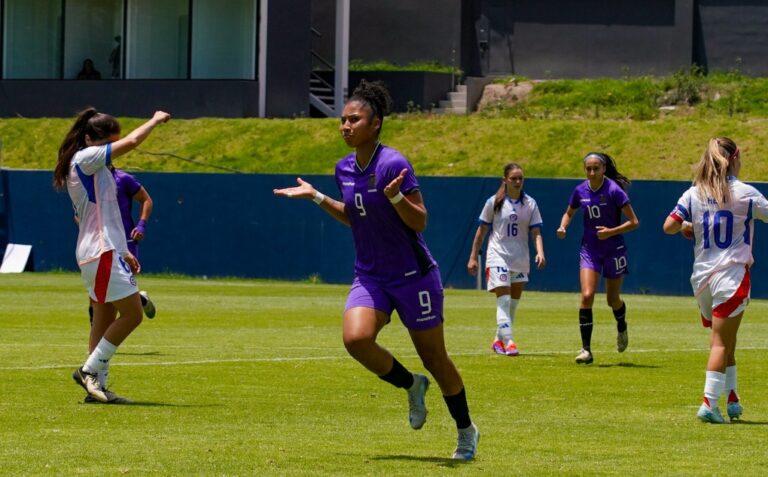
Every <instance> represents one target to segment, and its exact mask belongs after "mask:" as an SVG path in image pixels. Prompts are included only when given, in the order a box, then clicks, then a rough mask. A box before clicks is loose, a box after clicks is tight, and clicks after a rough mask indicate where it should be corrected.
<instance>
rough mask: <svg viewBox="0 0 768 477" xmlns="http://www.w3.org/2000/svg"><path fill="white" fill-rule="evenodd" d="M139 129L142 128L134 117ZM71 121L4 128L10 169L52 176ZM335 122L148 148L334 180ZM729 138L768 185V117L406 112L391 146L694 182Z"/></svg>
mask: <svg viewBox="0 0 768 477" xmlns="http://www.w3.org/2000/svg"><path fill="white" fill-rule="evenodd" d="M123 122H124V124H123V127H124V129H126V130H129V129H130V128H132V127H135V126H136V125H137V124H138V121H137V120H135V119H130V120H124V121H123ZM69 126H70V120H68V119H39V120H32V119H6V120H2V121H0V138H2V141H3V165H4V167H10V168H30V169H52V167H53V165H54V162H55V157H56V151H57V148H58V145H59V142H60V140H61V138H62V137H63V136H64V134H65V133H66V130H67V128H68V127H69ZM336 127H337V121H336V120H335V119H324V120H321V119H295V120H283V119H275V120H258V119H230V120H224V119H195V120H177V121H172V122H171V123H169V124H168V125H164V126H162V127H161V128H159V129H158V130H157V131H156V132H155V133H154V134H153V136H151V137H150V139H149V140H147V142H146V143H145V144H144V145H143V146H142V149H144V150H147V151H155V152H172V153H175V154H178V155H180V156H183V157H188V158H191V159H194V160H197V161H202V162H204V163H210V164H216V165H220V166H225V167H231V168H234V169H238V170H241V171H244V172H256V173H288V174H300V173H301V174H309V173H317V174H331V173H332V170H333V164H334V163H335V161H336V160H337V159H338V158H339V157H341V156H343V155H344V154H346V153H347V152H348V150H347V148H346V147H345V145H344V144H343V142H342V141H341V140H340V139H339V137H338V133H337V131H336ZM715 134H721V135H728V136H731V137H733V138H735V139H736V140H737V142H738V143H739V144H740V145H741V147H742V150H743V152H744V158H745V160H746V166H745V168H744V172H743V178H744V179H746V180H752V181H755V180H768V162H766V161H762V160H760V159H762V158H764V157H766V156H768V119H763V118H749V119H743V118H732V117H728V116H725V115H712V117H710V118H706V117H703V118H699V117H690V116H670V117H666V118H661V119H658V120H653V121H632V120H618V119H579V120H576V119H570V120H569V119H529V120H522V119H516V118H506V117H501V116H496V115H486V114H474V115H470V116H462V117H444V116H422V115H418V116H413V115H404V116H398V117H393V118H390V119H388V120H387V121H386V122H385V125H384V132H383V141H384V142H385V143H386V144H389V145H391V146H393V147H396V148H398V149H400V150H402V151H404V152H405V153H406V155H407V156H408V157H409V158H410V159H411V161H412V162H413V163H414V165H415V167H416V169H417V172H418V173H419V174H420V175H457V176H494V175H497V174H500V168H501V166H502V165H503V164H504V163H506V162H507V161H513V160H514V161H517V162H520V163H522V164H523V165H524V167H525V168H526V174H527V175H528V176H529V177H580V176H581V175H582V174H583V172H582V169H581V163H580V160H579V159H580V158H581V157H582V156H583V155H584V154H585V153H586V152H588V151H590V150H595V149H598V150H605V151H608V152H610V153H611V154H613V155H614V157H616V158H617V161H618V164H619V167H620V170H621V171H622V172H623V173H625V174H626V175H627V176H629V177H630V178H633V179H679V180H687V179H689V178H690V177H691V168H692V165H693V164H695V162H696V161H697V160H698V158H699V156H700V154H701V152H702V151H703V148H704V147H705V145H706V141H707V140H708V138H709V137H711V136H712V135H715ZM121 164H122V166H123V167H126V168H127V169H132V170H146V171H197V172H216V170H215V169H211V168H209V167H205V166H199V165H194V164H190V163H187V162H182V161H179V160H177V159H173V158H168V157H156V156H150V155H146V154H142V153H140V152H134V153H132V154H130V155H129V156H126V157H125V158H123V159H122V161H121Z"/></svg>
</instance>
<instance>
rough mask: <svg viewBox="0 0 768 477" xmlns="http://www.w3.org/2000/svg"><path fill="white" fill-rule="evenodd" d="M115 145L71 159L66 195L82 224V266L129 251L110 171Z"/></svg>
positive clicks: (79, 248) (79, 237) (79, 244)
mask: <svg viewBox="0 0 768 477" xmlns="http://www.w3.org/2000/svg"><path fill="white" fill-rule="evenodd" d="M111 156H112V145H111V144H106V145H103V146H91V147H87V148H85V149H81V150H79V151H77V152H76V153H75V155H74V156H73V157H72V161H71V162H70V166H69V176H68V177H67V192H69V197H70V199H72V205H73V206H74V208H75V212H76V213H77V217H78V221H79V228H80V230H79V233H78V235H77V248H76V256H77V263H78V264H80V265H83V264H85V263H88V262H92V261H94V260H98V258H99V257H100V256H101V254H103V253H104V252H107V251H109V250H115V251H116V252H117V253H119V254H120V255H124V254H125V253H126V252H127V251H128V247H127V245H126V242H125V233H124V231H123V222H122V219H121V218H120V208H119V206H118V203H117V193H116V187H115V180H114V178H113V177H112V173H111V172H110V170H109V169H108V168H107V166H108V165H109V164H110V163H111Z"/></svg>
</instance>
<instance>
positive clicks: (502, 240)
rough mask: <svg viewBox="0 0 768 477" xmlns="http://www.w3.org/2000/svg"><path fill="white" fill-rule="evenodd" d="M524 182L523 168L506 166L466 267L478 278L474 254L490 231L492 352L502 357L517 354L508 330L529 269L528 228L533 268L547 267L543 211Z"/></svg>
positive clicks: (488, 269) (488, 270)
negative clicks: (493, 316) (493, 315)
mask: <svg viewBox="0 0 768 477" xmlns="http://www.w3.org/2000/svg"><path fill="white" fill-rule="evenodd" d="M523 181H524V178H523V169H522V168H521V167H520V166H519V165H518V164H515V163H510V164H507V165H506V166H504V176H503V177H502V179H501V187H499V190H498V191H497V192H496V194H495V195H494V196H493V197H491V198H489V199H488V200H487V201H486V202H485V206H484V207H483V210H482V212H480V225H478V227H477V231H476V232H475V239H474V240H473V241H472V251H471V252H470V254H469V262H468V263H467V270H468V271H469V274H470V275H473V276H474V275H476V274H477V269H478V263H477V255H478V254H479V253H480V247H481V246H482V244H483V240H484V239H485V234H486V233H488V228H489V227H492V231H491V236H490V238H489V239H488V249H487V254H486V259H485V277H486V282H487V287H488V291H489V292H491V293H495V294H496V338H495V339H494V341H493V343H492V344H491V348H492V349H493V350H494V351H495V352H496V353H498V354H502V355H506V356H517V355H518V354H520V351H519V350H518V348H517V344H516V343H515V341H514V339H513V329H512V326H513V325H514V323H515V313H516V311H517V305H518V304H519V303H520V297H521V296H522V294H523V287H524V286H525V283H526V282H527V281H528V273H529V272H530V269H531V264H530V262H531V259H530V254H529V252H528V232H529V230H530V236H531V238H532V239H533V242H534V244H535V245H536V258H535V260H536V267H537V268H538V269H542V268H544V265H545V264H546V259H545V258H544V240H543V239H542V237H541V227H542V220H541V213H540V212H539V207H538V206H537V205H536V201H535V200H533V197H531V196H529V195H527V194H526V193H525V192H523Z"/></svg>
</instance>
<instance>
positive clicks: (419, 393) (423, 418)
mask: <svg viewBox="0 0 768 477" xmlns="http://www.w3.org/2000/svg"><path fill="white" fill-rule="evenodd" d="M427 389H429V379H427V377H426V376H424V375H423V374H414V375H413V386H411V388H410V389H408V422H409V423H410V425H411V427H412V428H414V429H421V427H422V426H423V425H424V423H425V422H427V403H426V402H425V400H424V396H425V395H426V394H427Z"/></svg>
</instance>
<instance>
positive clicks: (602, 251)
mask: <svg viewBox="0 0 768 477" xmlns="http://www.w3.org/2000/svg"><path fill="white" fill-rule="evenodd" d="M584 171H585V172H586V174H587V180H586V181H584V182H582V183H581V184H579V185H578V186H576V188H575V189H574V190H573V193H572V194H571V199H570V201H569V203H568V208H566V210H565V213H564V214H563V217H562V219H560V227H559V228H558V229H557V236H558V238H561V239H563V238H565V229H566V228H567V227H568V225H569V224H570V223H571V220H572V219H573V214H575V213H576V211H577V210H579V209H582V213H583V215H584V235H583V236H582V238H581V250H580V252H579V256H580V263H579V283H580V284H581V307H580V309H579V325H580V330H581V345H582V348H581V351H580V352H579V354H578V356H576V362H577V363H579V364H582V363H583V364H590V363H592V361H593V356H592V349H591V341H592V303H593V302H594V300H595V291H596V290H597V285H598V282H599V281H600V275H601V274H602V276H604V277H605V284H606V298H607V300H608V306H610V307H611V309H612V310H613V316H614V318H615V319H616V329H617V331H618V334H617V337H616V350H617V351H618V352H619V353H622V352H624V350H625V349H627V345H628V344H629V336H628V334H627V322H626V312H627V306H626V303H624V301H623V300H622V299H621V296H620V293H621V284H622V282H623V280H624V275H626V274H627V273H629V269H628V265H627V249H626V246H625V245H624V236H623V234H625V233H627V232H630V231H632V230H635V229H636V228H637V227H638V226H639V225H640V222H639V221H638V219H637V216H636V215H635V211H634V210H633V209H632V205H631V204H630V203H629V196H627V193H626V192H625V189H626V187H627V186H628V185H629V179H627V178H626V177H624V176H623V175H621V174H620V173H619V171H618V170H617V169H616V164H615V163H614V161H613V159H612V158H611V156H609V155H608V154H604V153H600V152H590V153H589V154H587V155H586V156H585V157H584ZM622 214H623V215H624V217H625V218H626V220H624V222H622V221H621V217H622Z"/></svg>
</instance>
